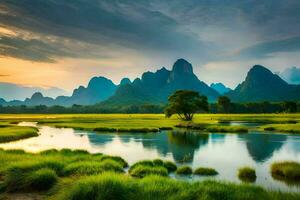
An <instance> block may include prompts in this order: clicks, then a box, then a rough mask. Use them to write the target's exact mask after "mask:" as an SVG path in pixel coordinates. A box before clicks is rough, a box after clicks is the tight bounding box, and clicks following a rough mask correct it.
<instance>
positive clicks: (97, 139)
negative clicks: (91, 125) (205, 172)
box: [88, 131, 209, 162]
mask: <svg viewBox="0 0 300 200" xmlns="http://www.w3.org/2000/svg"><path fill="white" fill-rule="evenodd" d="M115 136H116V135H115ZM88 137H89V140H90V142H91V143H92V144H93V145H103V144H106V143H109V142H111V141H112V140H113V137H114V135H112V134H110V135H106V134H90V135H88ZM117 137H118V138H119V139H120V140H121V142H123V143H128V142H130V141H135V142H138V143H139V142H140V143H142V145H143V146H144V147H145V148H147V149H155V150H157V151H158V152H159V153H160V154H161V155H163V156H166V155H167V154H169V153H171V154H172V156H173V158H174V159H175V160H176V161H177V162H191V161H192V160H193V158H194V153H195V150H197V149H198V148H199V147H200V146H201V145H206V144H207V142H208V137H209V136H208V135H207V134H199V133H192V132H173V131H171V132H163V133H147V134H137V133H135V134H120V135H118V136H117Z"/></svg>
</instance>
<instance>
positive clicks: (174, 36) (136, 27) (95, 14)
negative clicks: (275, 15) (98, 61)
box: [0, 0, 207, 61]
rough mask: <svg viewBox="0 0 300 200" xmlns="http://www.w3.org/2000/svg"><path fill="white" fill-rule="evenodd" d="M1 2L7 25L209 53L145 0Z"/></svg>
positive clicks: (115, 42) (137, 46) (126, 44)
mask: <svg viewBox="0 0 300 200" xmlns="http://www.w3.org/2000/svg"><path fill="white" fill-rule="evenodd" d="M3 5H4V6H5V10H6V11H7V12H2V13H1V14H0V21H1V24H2V25H3V26H5V27H7V28H11V27H13V28H18V29H21V30H26V31H29V32H34V33H38V34H43V35H52V36H56V37H62V38H68V39H72V40H77V41H81V42H84V43H89V44H93V45H95V44H97V45H99V46H102V45H105V46H108V47H110V46H111V45H116V46H122V47H126V48H132V49H137V50H145V51H147V50H150V51H157V50H158V51H172V52H181V51H185V52H186V51H189V52H190V53H192V52H194V51H195V50H196V51H198V52H202V53H203V54H205V51H206V50H205V49H207V48H204V47H205V44H203V43H202V42H201V41H199V40H197V39H196V38H195V36H193V35H192V34H190V33H188V32H182V31H179V30H178V27H177V24H176V21H174V20H173V19H171V18H169V17H167V16H165V15H163V14H161V13H160V12H157V11H152V10H150V9H148V8H147V2H146V1H145V2H143V1H141V3H139V4H137V3H132V1H96V0H90V1H84V0H74V1H67V0H50V1H38V0H4V2H3ZM32 42H33V41H32ZM34 42H37V41H34ZM40 45H42V46H43V45H44V44H43V43H41V44H40ZM50 51H51V50H50ZM8 52H10V51H8ZM41 52H43V51H41ZM47 53H49V52H45V54H46V55H45V57H46V58H44V57H43V55H41V54H39V55H36V57H33V60H38V59H43V60H46V59H47V58H48V57H49V56H48V55H47ZM12 55H13V56H14V54H12ZM30 55H32V54H30ZM30 55H28V54H27V55H24V57H25V58H30ZM50 55H51V54H50ZM51 60H52V59H51V58H50V59H49V61H51Z"/></svg>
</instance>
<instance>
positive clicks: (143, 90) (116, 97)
mask: <svg viewBox="0 0 300 200" xmlns="http://www.w3.org/2000/svg"><path fill="white" fill-rule="evenodd" d="M179 89H188V90H194V91H198V92H199V93H200V94H202V95H205V96H207V97H208V99H209V101H210V102H215V101H216V100H217V98H218V97H219V96H220V95H226V96H228V97H229V98H230V99H231V100H232V101H234V102H257V101H285V100H300V85H291V84H288V83H287V82H285V81H284V80H283V79H281V78H280V77H279V76H278V75H276V74H273V73H272V72H271V71H270V70H268V69H267V68H265V67H263V66H260V65H255V66H253V67H252V68H251V70H250V71H249V72H248V74H247V77H246V79H245V81H243V82H242V83H241V84H239V85H238V86H237V87H236V88H235V89H234V90H231V89H230V88H227V87H226V86H224V85H223V84H222V83H214V84H211V85H210V86H208V85H207V84H205V83H204V82H203V81H201V80H199V79H198V78H197V76H196V75H195V74H194V72H193V67H192V65H191V64H190V63H189V62H187V61H186V60H184V59H179V60H177V61H176V62H175V63H174V65H173V67H172V70H168V69H166V68H164V67H163V68H161V69H159V70H157V71H156V72H145V73H143V74H142V76H141V78H136V79H135V80H134V81H133V82H131V81H130V80H129V79H128V78H124V79H122V80H121V82H120V84H119V85H116V84H114V83H113V82H112V81H111V80H110V79H107V78H105V77H94V78H92V79H91V80H90V81H89V83H88V85H87V87H84V86H80V87H78V88H77V89H75V90H74V91H73V94H72V95H71V96H58V97H56V98H51V97H45V96H43V94H42V93H41V92H37V93H34V94H33V95H32V96H31V98H26V99H25V100H24V101H20V100H13V101H8V102H7V101H5V100H4V99H1V98H0V105H4V106H6V105H27V106H35V105H47V106H52V105H61V106H72V105H73V104H78V105H93V104H99V105H100V106H101V105H103V106H110V105H138V104H162V103H166V102H167V99H168V96H169V95H170V94H172V93H173V92H174V91H176V90H179Z"/></svg>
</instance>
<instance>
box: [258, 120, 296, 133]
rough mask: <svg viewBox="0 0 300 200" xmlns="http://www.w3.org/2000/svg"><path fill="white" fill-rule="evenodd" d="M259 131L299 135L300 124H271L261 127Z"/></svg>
mask: <svg viewBox="0 0 300 200" xmlns="http://www.w3.org/2000/svg"><path fill="white" fill-rule="evenodd" d="M260 129H261V130H264V131H272V132H281V133H294V134H300V123H295V124H271V125H265V126H262V127H261V128H260Z"/></svg>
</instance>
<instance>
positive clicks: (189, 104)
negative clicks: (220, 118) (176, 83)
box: [165, 90, 208, 121]
mask: <svg viewBox="0 0 300 200" xmlns="http://www.w3.org/2000/svg"><path fill="white" fill-rule="evenodd" d="M168 101H169V102H168V106H167V108H166V109H165V115H166V117H171V116H172V115H174V114H178V116H179V117H180V118H181V119H183V120H186V121H190V120H192V119H193V116H194V114H195V113H196V112H203V111H205V112H207V111H208V102H207V97H206V96H201V95H199V93H198V92H195V91H190V90H177V91H176V92H175V93H174V94H172V95H171V96H170V97H169V99H168Z"/></svg>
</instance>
